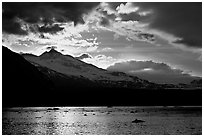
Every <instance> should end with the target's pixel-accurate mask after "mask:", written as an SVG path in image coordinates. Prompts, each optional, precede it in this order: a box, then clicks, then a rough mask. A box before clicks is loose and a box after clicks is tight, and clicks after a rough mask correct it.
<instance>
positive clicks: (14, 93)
mask: <svg viewBox="0 0 204 137" xmlns="http://www.w3.org/2000/svg"><path fill="white" fill-rule="evenodd" d="M2 53H3V54H2V56H3V57H2V60H3V64H2V67H3V68H2V74H3V77H2V79H3V90H2V91H3V93H2V98H3V106H4V107H8V106H90V105H91V106H104V105H105V106H113V105H120V106H130V105H164V106H165V105H201V102H202V96H201V95H202V92H201V90H197V89H196V91H195V90H190V91H186V90H178V89H174V90H169V89H165V87H167V86H168V85H159V84H154V83H150V82H148V81H146V80H142V79H139V78H138V77H135V76H131V75H127V74H125V73H122V72H109V71H106V70H103V69H100V68H97V67H95V66H93V65H91V64H87V63H84V62H82V61H80V60H77V59H76V58H73V57H72V56H69V55H63V54H61V53H59V52H57V51H56V50H54V49H52V50H50V51H49V52H45V53H43V54H42V55H41V56H33V55H30V54H23V55H19V54H17V53H14V52H12V51H10V50H9V49H7V48H5V47H2ZM22 56H24V58H26V59H27V60H28V61H29V62H28V61H27V60H25V59H24V58H23V57H22ZM171 86H173V85H171ZM171 88H172V87H171ZM181 98H182V99H181ZM189 100H191V101H189Z"/></svg>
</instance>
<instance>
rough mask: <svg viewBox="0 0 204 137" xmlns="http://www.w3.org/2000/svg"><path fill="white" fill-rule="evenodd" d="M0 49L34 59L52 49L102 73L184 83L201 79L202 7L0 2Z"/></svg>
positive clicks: (180, 3)
mask: <svg viewBox="0 0 204 137" xmlns="http://www.w3.org/2000/svg"><path fill="white" fill-rule="evenodd" d="M2 44H3V45H4V46H6V47H8V48H10V49H11V50H12V51H14V52H18V53H20V52H23V53H32V54H35V55H40V54H42V53H43V52H45V51H48V50H50V49H51V48H55V49H56V50H57V51H59V52H61V53H62V54H69V55H72V56H74V57H77V58H78V59H81V60H82V61H84V62H87V63H91V64H93V65H96V66H97V67H100V68H103V69H108V70H111V71H123V72H126V73H130V74H132V75H138V76H141V77H144V78H146V79H151V78H152V77H153V78H154V79H151V80H153V81H154V80H155V79H156V78H157V77H158V78H157V79H161V81H165V79H167V80H166V81H171V82H172V81H174V80H177V81H185V80H187V79H189V78H191V77H193V76H198V77H202V3H201V2H191V3H189V2H185V3H184V2H165V3H160V2H155V3H154V2H152V3H148V2H144V3H142V2H123V3H121V2H112V3H107V2H96V3H92V2H86V3H82V2H78V3H71V2H66V3H63V2H59V3H31V2H28V3H14V2H3V3H2ZM162 76H165V79H162ZM161 81H159V82H161Z"/></svg>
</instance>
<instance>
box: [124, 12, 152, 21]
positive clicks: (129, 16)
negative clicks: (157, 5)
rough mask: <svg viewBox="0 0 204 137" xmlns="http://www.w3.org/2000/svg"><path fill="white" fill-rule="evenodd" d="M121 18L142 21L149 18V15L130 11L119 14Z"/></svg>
mask: <svg viewBox="0 0 204 137" xmlns="http://www.w3.org/2000/svg"><path fill="white" fill-rule="evenodd" d="M120 17H121V20H122V21H130V20H131V21H142V22H147V21H148V20H150V18H151V15H150V14H149V15H146V16H141V15H140V14H139V13H138V12H132V13H129V14H120Z"/></svg>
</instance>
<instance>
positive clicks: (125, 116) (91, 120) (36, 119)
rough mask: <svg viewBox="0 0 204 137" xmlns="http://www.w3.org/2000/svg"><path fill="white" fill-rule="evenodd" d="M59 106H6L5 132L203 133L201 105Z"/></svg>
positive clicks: (3, 126)
mask: <svg viewBox="0 0 204 137" xmlns="http://www.w3.org/2000/svg"><path fill="white" fill-rule="evenodd" d="M57 108H58V109H56V110H52V108H51V109H50V108H46V107H42V108H39V107H38V108H37V107H31V108H9V109H4V110H3V115H2V118H3V120H2V122H3V124H2V128H3V129H2V131H3V134H41V135H42V134H48V135H50V134H57V135H59V134H64V135H72V134H77V135H78V134H89V135H92V134H94V135H97V134H106V135H108V134H121V135H127V134H132V135H134V134H142V135H143V134H163V135H164V134H202V111H201V108H193V109H191V108H190V109H189V107H187V108H183V107H182V108H174V107H111V108H107V107H57ZM135 119H139V120H143V121H144V122H142V123H134V122H133V121H134V120H135Z"/></svg>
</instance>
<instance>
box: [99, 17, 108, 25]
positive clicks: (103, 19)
mask: <svg viewBox="0 0 204 137" xmlns="http://www.w3.org/2000/svg"><path fill="white" fill-rule="evenodd" d="M99 24H100V25H101V26H104V27H106V26H109V25H110V21H109V19H107V18H105V17H101V21H100V22H99Z"/></svg>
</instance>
